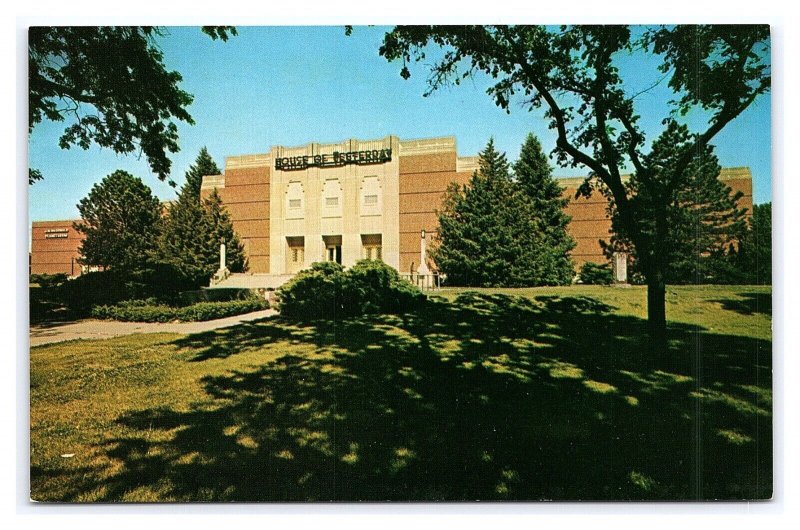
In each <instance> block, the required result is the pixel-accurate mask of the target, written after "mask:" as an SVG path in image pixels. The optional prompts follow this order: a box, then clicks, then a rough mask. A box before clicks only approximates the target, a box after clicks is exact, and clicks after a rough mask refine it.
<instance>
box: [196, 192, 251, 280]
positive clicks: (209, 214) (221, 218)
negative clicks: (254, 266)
mask: <svg viewBox="0 0 800 530" xmlns="http://www.w3.org/2000/svg"><path fill="white" fill-rule="evenodd" d="M203 217H204V219H205V225H206V226H207V227H208V232H207V236H206V237H207V239H206V240H207V242H208V246H209V247H212V248H213V249H214V256H215V263H216V266H215V267H214V270H216V268H217V267H218V266H219V245H220V243H225V254H226V265H227V267H228V270H230V271H231V272H244V271H245V270H247V258H246V257H245V253H244V245H243V244H242V242H241V240H240V239H239V236H238V235H237V234H236V232H235V231H234V230H233V222H232V221H231V216H230V214H228V211H227V210H225V207H224V206H223V204H222V198H221V197H220V196H219V193H217V190H216V189H214V190H213V191H212V192H211V195H210V196H209V197H208V199H206V200H204V201H203Z"/></svg>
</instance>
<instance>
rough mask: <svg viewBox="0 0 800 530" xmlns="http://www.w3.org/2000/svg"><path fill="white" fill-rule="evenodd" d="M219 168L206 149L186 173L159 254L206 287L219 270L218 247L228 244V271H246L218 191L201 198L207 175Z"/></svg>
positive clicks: (217, 171)
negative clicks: (201, 187)
mask: <svg viewBox="0 0 800 530" xmlns="http://www.w3.org/2000/svg"><path fill="white" fill-rule="evenodd" d="M219 172H220V171H219V168H218V167H217V165H216V163H215V162H214V160H213V159H212V158H211V156H210V155H209V154H208V151H207V150H206V148H205V147H204V148H203V149H201V150H200V154H199V155H198V157H197V159H196V160H195V163H194V164H193V165H192V166H190V167H189V170H188V171H187V172H186V182H185V183H184V184H183V186H182V187H181V191H180V193H179V194H178V199H177V200H176V201H175V202H174V203H173V204H172V205H171V206H170V207H169V213H168V215H167V218H166V222H165V227H164V231H163V236H162V238H161V245H160V252H161V257H162V259H163V260H164V261H165V262H167V263H169V264H171V265H173V266H174V267H175V268H176V269H177V270H178V271H180V272H181V273H182V274H184V275H185V276H187V277H188V278H191V279H192V282H193V283H194V284H195V285H203V284H206V283H207V282H208V280H209V278H211V276H213V274H214V273H215V272H216V271H217V268H218V267H219V245H220V243H221V242H225V244H226V258H227V260H226V261H227V266H228V269H229V270H231V271H232V272H242V271H243V270H245V269H246V266H245V258H244V248H243V246H242V244H241V242H240V241H239V239H238V237H237V236H236V234H235V233H234V231H233V224H232V222H231V219H230V216H229V215H228V213H227V212H226V211H225V209H224V206H223V205H222V200H221V198H220V197H219V194H218V193H217V191H216V190H214V191H213V192H212V193H211V196H210V197H209V198H208V199H206V200H202V199H201V198H200V185H201V184H202V180H203V177H204V176H206V175H217V174H219Z"/></svg>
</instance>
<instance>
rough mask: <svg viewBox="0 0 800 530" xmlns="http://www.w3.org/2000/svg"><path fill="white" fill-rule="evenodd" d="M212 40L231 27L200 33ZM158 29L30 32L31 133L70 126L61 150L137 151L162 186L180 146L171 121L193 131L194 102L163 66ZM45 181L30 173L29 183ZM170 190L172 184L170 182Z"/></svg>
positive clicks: (173, 73)
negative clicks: (47, 124)
mask: <svg viewBox="0 0 800 530" xmlns="http://www.w3.org/2000/svg"><path fill="white" fill-rule="evenodd" d="M202 31H203V32H204V33H206V34H207V35H209V36H210V37H211V38H213V39H214V40H216V39H221V40H223V41H227V40H228V38H229V36H230V35H236V29H235V28H233V27H230V26H204V27H203V28H202ZM164 33H165V31H164V30H163V29H161V28H157V27H146V26H130V27H119V26H112V27H88V26H84V27H32V28H30V31H29V34H28V84H29V93H28V109H29V114H28V132H29V133H30V132H32V131H33V129H34V128H35V127H36V125H37V124H39V123H41V122H42V120H51V121H57V122H68V125H67V127H66V128H65V130H64V133H63V134H62V135H61V138H60V139H59V146H60V147H61V148H62V149H69V148H70V147H71V146H73V145H77V146H79V147H81V148H83V149H88V148H89V146H90V145H91V143H92V142H94V143H96V144H97V145H99V146H101V147H107V148H110V149H113V150H114V151H115V152H117V153H132V152H135V151H138V152H140V153H142V154H144V156H145V157H146V158H147V160H148V162H149V164H150V167H151V169H152V170H153V173H155V174H156V175H157V176H158V178H159V179H160V180H166V179H167V177H168V176H169V172H170V167H171V162H170V160H169V157H168V153H175V152H177V151H178V150H179V146H178V127H177V124H176V121H183V122H186V123H189V124H193V123H194V121H193V120H192V117H191V116H190V115H189V113H188V112H187V110H186V108H187V107H188V106H189V105H190V104H191V103H192V96H191V95H190V94H189V93H187V92H185V91H184V90H182V89H181V88H180V87H179V84H180V81H181V80H182V78H181V75H180V73H178V72H176V71H170V70H168V69H167V68H166V66H165V65H164V60H163V59H164V56H163V53H162V52H161V50H160V49H159V48H158V45H157V43H156V37H158V36H161V35H163V34H164ZM41 178H42V174H41V172H40V171H39V170H37V169H34V168H31V169H29V174H28V179H29V182H31V183H32V182H34V181H36V180H38V179H41ZM170 184H174V182H172V181H170Z"/></svg>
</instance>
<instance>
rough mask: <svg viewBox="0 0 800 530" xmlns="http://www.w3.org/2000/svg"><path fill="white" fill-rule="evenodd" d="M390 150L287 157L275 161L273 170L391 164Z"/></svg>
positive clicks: (335, 152)
mask: <svg viewBox="0 0 800 530" xmlns="http://www.w3.org/2000/svg"><path fill="white" fill-rule="evenodd" d="M391 160H392V150H391V149H373V150H371V151H350V152H347V153H340V152H339V151H334V152H333V153H332V154H329V155H328V154H325V155H314V156H308V155H304V156H288V157H283V158H276V159H275V169H280V170H281V171H292V170H295V169H308V168H310V167H342V166H346V165H348V164H356V165H359V166H363V165H367V164H383V163H385V162H391Z"/></svg>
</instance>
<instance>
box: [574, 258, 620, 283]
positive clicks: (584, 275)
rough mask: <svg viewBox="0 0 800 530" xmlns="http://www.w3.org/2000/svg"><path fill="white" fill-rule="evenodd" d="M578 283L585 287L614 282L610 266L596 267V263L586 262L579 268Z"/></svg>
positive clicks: (606, 264)
mask: <svg viewBox="0 0 800 530" xmlns="http://www.w3.org/2000/svg"><path fill="white" fill-rule="evenodd" d="M579 281H580V283H583V284H586V285H609V284H610V283H611V282H612V281H614V274H613V272H612V271H611V265H609V264H608V263H604V264H602V265H598V264H597V263H592V262H591V261H587V262H586V263H584V264H583V266H582V267H581V272H580V275H579Z"/></svg>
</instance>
